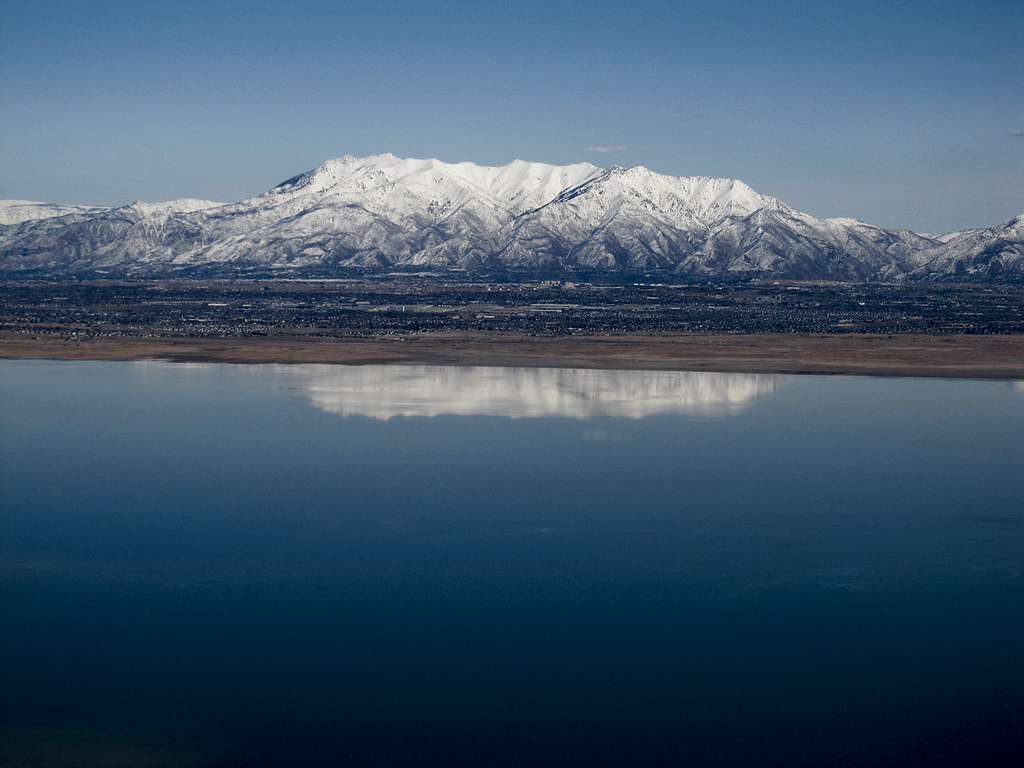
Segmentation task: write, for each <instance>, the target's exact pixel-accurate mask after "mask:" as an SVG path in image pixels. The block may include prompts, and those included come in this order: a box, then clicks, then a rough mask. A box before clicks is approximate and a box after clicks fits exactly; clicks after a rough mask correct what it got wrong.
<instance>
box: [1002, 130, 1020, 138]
mask: <svg viewBox="0 0 1024 768" xmlns="http://www.w3.org/2000/svg"><path fill="white" fill-rule="evenodd" d="M1006 135H1007V137H1009V138H1011V139H1024V131H1013V132H1012V133H1008V134H1006Z"/></svg>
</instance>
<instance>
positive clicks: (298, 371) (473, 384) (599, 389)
mask: <svg viewBox="0 0 1024 768" xmlns="http://www.w3.org/2000/svg"><path fill="white" fill-rule="evenodd" d="M284 370H287V371H289V372H290V373H291V374H292V375H295V376H298V377H300V378H301V379H302V380H303V384H302V386H303V387H304V388H305V390H306V391H307V392H308V394H309V396H310V398H311V399H312V401H313V404H314V405H315V406H316V407H317V408H321V409H322V410H324V411H327V412H329V413H334V414H337V415H339V416H367V417H370V418H374V419H390V418H392V417H395V416H441V415H461V416H506V417H509V418H530V417H538V416H558V417H566V418H575V419H586V418H590V417H593V416H615V417H620V418H629V419H639V418H643V417H645V416H653V415H656V414H704V415H716V414H729V413H736V412H738V411H740V410H742V409H743V408H745V407H746V406H747V405H749V404H750V403H751V402H752V401H753V400H754V399H755V398H757V397H759V396H761V395H766V394H769V393H770V392H772V391H773V390H774V389H775V388H776V387H777V386H779V383H780V382H781V380H782V377H780V376H774V375H766V374H747V373H695V372H679V371H599V370H585V369H577V368H483V367H475V368H458V367H450V366H423V365H409V366H406V365H394V366H387V365H367V366H330V365H304V366H296V367H289V368H287V369H284Z"/></svg>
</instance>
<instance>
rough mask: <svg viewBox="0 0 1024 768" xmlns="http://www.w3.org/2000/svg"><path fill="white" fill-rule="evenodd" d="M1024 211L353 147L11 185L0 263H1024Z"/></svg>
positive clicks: (318, 266)
mask: <svg viewBox="0 0 1024 768" xmlns="http://www.w3.org/2000/svg"><path fill="white" fill-rule="evenodd" d="M1022 218H1024V217H1018V218H1017V219H1014V220H1013V221H1010V222H1008V223H1007V224H1006V225H1004V226H1002V227H995V228H990V229H978V230H970V231H967V232H958V233H952V234H949V235H943V236H926V235H918V234H915V233H913V232H910V231H907V230H887V229H882V228H880V227H875V226H872V225H870V224H865V223H863V222H860V221H856V220H853V219H819V218H816V217H814V216H811V215H809V214H806V213H802V212H800V211H797V210H794V209H793V208H790V207H789V206H787V205H786V204H785V203H783V202H781V201H779V200H777V199H775V198H773V197H769V196H766V195H761V194H759V193H757V192H755V191H754V190H753V189H751V188H750V187H748V186H747V185H746V184H744V183H743V182H741V181H736V180H733V179H717V178H706V177H673V176H667V175H663V174H658V173H655V172H653V171H651V170H648V169H647V168H644V167H642V166H636V167H633V168H611V169H602V168H598V167H597V166H593V165H590V164H589V163H579V164H576V165H566V166H556V165H548V164H545V163H531V162H524V161H521V160H516V161H514V162H512V163H509V164H508V165H504V166H496V167H492V166H479V165H475V164H473V163H444V162H441V161H439V160H415V159H402V158H398V157H395V156H394V155H390V154H385V155H374V156H370V157H364V158H357V157H352V156H346V157H343V158H340V159H337V160H329V161H327V162H325V163H323V164H321V165H320V166H318V167H317V168H315V169H313V170H311V171H309V172H307V173H303V174H300V175H298V176H295V177H294V178H291V179H288V180H287V181H285V182H282V183H281V184H279V185H278V186H276V187H274V188H273V189H271V190H269V191H268V192H265V193H263V194H261V195H258V196H256V197H253V198H249V199H247V200H243V201H241V202H238V203H232V204H227V205H223V204H219V203H214V202H211V201H206V200H175V201H170V202H166V203H153V204H149V203H133V204H131V205H126V206H121V207H115V208H105V207H89V206H58V205H47V204H42V203H26V202H24V201H5V202H0V272H3V273H5V274H47V275H96V274H106V275H124V276H144V275H148V276H156V275H188V274H197V275H199V274H204V275H211V274H224V275H234V274H259V275H279V276H286V275H307V274H308V275H323V274H334V273H344V272H345V271H347V270H350V269H352V268H389V269H390V268H394V269H403V268H409V269H431V270H445V269H459V270H468V271H487V272H495V271H512V272H529V273H531V274H550V275H552V276H558V275H566V274H576V273H621V274H624V275H626V274H637V273H650V272H659V273H671V274H676V275H680V276H687V277H696V278H703V277H738V278H743V277H786V278H802V279H832V280H903V279H1024V224H1022Z"/></svg>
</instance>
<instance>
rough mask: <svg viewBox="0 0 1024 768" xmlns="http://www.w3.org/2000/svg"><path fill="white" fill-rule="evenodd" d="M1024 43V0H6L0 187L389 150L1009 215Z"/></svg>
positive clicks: (271, 168)
mask: <svg viewBox="0 0 1024 768" xmlns="http://www.w3.org/2000/svg"><path fill="white" fill-rule="evenodd" d="M833 6H834V7H833ZM840 6H842V7H841V9H837V8H839V7H840ZM1022 40H1024V2H1020V0H1017V1H1016V2H985V1H984V0H981V1H980V2H955V3H954V2H943V1H942V0H932V1H931V2H916V1H913V2H900V1H899V0H888V2H857V3H825V2H813V3H812V2H795V1H794V2H767V1H762V2H746V1H745V0H731V1H730V2H728V3H709V2H700V3H687V2H646V1H644V0H634V1H633V2H616V3H606V2H601V1H600V0H592V2H586V3H567V2H558V1H557V0H547V2H529V1H520V2H509V3H482V2H477V3H444V2H433V3H421V2H394V3H387V2H381V3H372V4H371V3H365V4H362V3H360V4H352V5H348V4H345V3H338V2H330V3H328V2H324V3H320V2H293V3H288V4H286V3H281V2H273V3H262V2H246V3H217V2H203V3H192V2H185V1H182V0H177V1H176V2H173V3H170V2H161V3H156V2H145V1H140V0H135V1H134V2H130V3H120V2H102V1H101V0H92V1H91V2H74V3H65V2H59V1H56V0H48V1H47V2H40V1H39V0H34V1H33V2H20V0H4V8H3V12H2V21H0V111H2V114H3V118H2V120H0V197H17V198H28V199H42V200H51V201H61V202H94V203H121V202H127V201H131V200H135V199H145V200H161V199H169V198H174V197H184V196H189V197H206V198H211V199H216V200H235V199H239V198H241V197H244V196H247V195H251V194H255V193H258V192H260V191H263V190H264V189H266V188H268V187H270V186H272V185H273V184H275V183H277V182H278V181H280V180H282V179H284V178H287V177H289V176H292V175H294V174H295V173H298V172H300V171H302V170H305V169H307V168H309V167H312V166H314V165H316V164H317V163H319V162H320V161H321V160H324V159H327V158H330V157H337V156H340V155H343V154H346V153H352V154H370V153H375V152H385V151H390V152H394V153H395V154H398V155H402V156H413V157H439V158H441V159H443V160H450V161H454V160H473V161H476V162H481V163H494V164H498V163H504V162H508V161H510V160H512V159H514V158H517V157H519V158H524V159H530V160H543V161H547V162H555V163H568V162H575V161H580V160H589V161H591V162H594V163H596V164H598V165H611V164H617V165H633V164H643V165H646V166H648V167H650V168H652V169H654V170H657V171H662V172H665V173H672V174H679V175H682V174H699V175H712V176H733V177H738V178H741V179H743V180H745V181H746V182H748V183H749V184H751V186H753V187H754V188H755V189H758V190H759V191H762V192H766V193H770V194H774V195H776V196H778V197H780V198H782V199H783V200H785V201H786V202H788V203H790V204H792V205H795V206H797V207H799V208H801V209H804V210H808V211H810V212H812V213H815V214H818V215H823V216H837V215H847V216H855V217H858V218H862V219H865V220H867V221H871V222H874V223H878V224H882V225H887V226H907V227H911V228H915V229H918V230H922V231H941V230H950V229H956V228H962V227H966V226H979V225H988V224H996V223H999V222H1001V221H1003V220H1005V219H1007V218H1009V217H1010V216H1012V215H1015V214H1017V213H1020V212H1021V211H1024V43H1022ZM1015 134H1016V135H1015ZM596 147H602V148H609V147H614V149H611V150H610V151H604V152H598V151H594V148H596Z"/></svg>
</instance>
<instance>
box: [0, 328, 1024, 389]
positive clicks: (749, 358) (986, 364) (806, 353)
mask: <svg viewBox="0 0 1024 768" xmlns="http://www.w3.org/2000/svg"><path fill="white" fill-rule="evenodd" d="M0 358H6V359H17V358H22V359H33V358H34V359H59V360H149V359H153V360H171V361H179V362H223V363H247V364H256V363H335V364H345V365H362V364H375V363H376V364H379V363H407V364H412V363H418V364H438V365H441V364H444V365H502V366H536V367H558V368H562V367H569V368H614V369H636V370H692V371H722V372H736V373H816V374H850V375H876V376H927V377H950V378H976V379H1021V380H1024V336H972V335H958V336H920V335H905V336H881V335H851V334H843V335H801V334H761V335H752V334H751V335H748V334H742V335H740V334H727V335H721V334H706V335H701V334H694V335H673V336H602V337H558V336H554V337H537V336H521V335H515V334H496V333H473V332H437V333H427V334H416V335H408V336H386V337H365V338H360V337H353V338H348V339H345V338H331V339H315V338H309V337H304V336H303V335H301V334H291V335H281V336H277V337H269V338H159V339H135V338H129V339H109V338H107V339H83V340H76V339H74V338H69V337H66V336H64V337H59V336H50V337H37V338H31V337H27V336H25V335H23V334H20V335H15V334H0Z"/></svg>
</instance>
